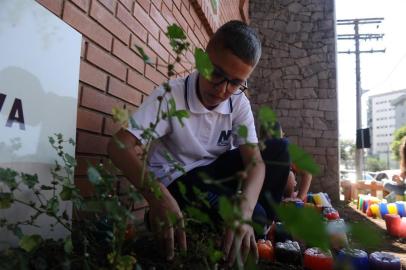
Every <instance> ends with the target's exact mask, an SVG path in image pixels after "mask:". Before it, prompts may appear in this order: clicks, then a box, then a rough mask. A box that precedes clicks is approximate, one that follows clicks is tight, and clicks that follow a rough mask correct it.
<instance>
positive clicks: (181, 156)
mask: <svg viewBox="0 0 406 270" xmlns="http://www.w3.org/2000/svg"><path fill="white" fill-rule="evenodd" d="M197 78H198V72H197V71H195V72H193V73H192V74H190V75H189V76H188V77H186V78H180V79H175V80H172V81H170V86H171V89H172V90H171V92H170V93H167V94H166V95H165V98H164V100H163V102H162V107H161V108H162V111H163V112H166V111H168V101H169V100H170V99H171V98H172V99H174V100H175V103H176V109H177V110H182V109H183V110H187V111H188V113H189V117H188V118H183V123H184V126H183V127H182V126H181V124H180V123H179V120H178V119H177V118H176V117H172V118H170V119H169V120H168V119H161V120H160V122H159V124H158V126H157V128H156V129H155V131H156V134H155V136H156V138H157V140H155V141H154V143H153V144H152V147H151V151H150V152H149V156H148V168H149V170H150V171H152V172H153V173H154V174H155V176H156V177H157V178H158V179H160V180H161V182H162V183H163V184H164V185H165V186H168V185H169V184H170V183H172V182H173V180H175V179H176V178H178V177H179V176H181V175H182V172H180V171H178V170H176V169H175V168H174V161H175V162H177V163H178V164H179V165H181V166H182V167H183V168H184V169H185V171H186V172H187V171H190V170H192V169H193V168H196V167H198V166H204V165H208V164H210V163H211V162H213V161H214V160H216V159H217V157H218V156H220V155H221V154H222V153H224V152H226V151H228V150H231V149H233V148H236V147H238V146H239V145H241V144H245V143H246V142H248V143H258V139H257V134H256V131H255V125H254V117H253V115H252V111H251V106H250V103H249V101H248V99H247V97H246V96H245V95H244V94H241V95H232V96H231V97H230V99H228V100H226V101H223V102H222V103H220V104H219V105H218V106H217V107H216V108H214V109H213V110H208V109H206V107H204V106H203V104H202V103H201V102H200V100H199V98H198V96H197V90H196V83H197ZM164 92H165V90H164V89H163V87H162V86H160V87H158V88H157V89H155V90H154V91H153V93H152V94H151V95H150V96H149V97H148V98H147V99H146V100H145V101H144V102H143V103H142V105H141V107H140V108H139V109H138V110H137V111H136V112H135V113H134V114H133V115H132V116H131V117H132V119H133V120H134V121H135V123H136V124H137V127H130V128H128V131H130V132H131V133H132V134H133V135H134V136H136V137H137V138H138V139H139V140H140V141H141V143H143V144H146V140H145V139H143V138H142V137H141V134H142V133H143V129H145V128H148V127H149V126H150V123H154V122H155V119H156V116H157V112H158V104H159V102H158V100H157V97H158V96H162V95H163V94H164ZM240 125H245V126H246V127H247V128H248V137H247V140H245V139H244V138H241V137H239V136H238V128H239V126H240ZM168 154H169V155H170V156H171V157H172V158H173V160H174V161H169V160H168V158H167V157H168Z"/></svg>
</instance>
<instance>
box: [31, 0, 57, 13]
mask: <svg viewBox="0 0 406 270" xmlns="http://www.w3.org/2000/svg"><path fill="white" fill-rule="evenodd" d="M37 2H38V3H40V4H41V5H43V6H44V7H46V8H47V9H49V10H50V11H51V12H53V13H54V14H55V15H56V16H58V17H61V15H62V2H63V0H37Z"/></svg>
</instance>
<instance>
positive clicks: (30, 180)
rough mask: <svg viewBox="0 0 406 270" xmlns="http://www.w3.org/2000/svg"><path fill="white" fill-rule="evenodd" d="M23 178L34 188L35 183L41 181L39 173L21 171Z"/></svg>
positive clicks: (23, 180) (27, 184)
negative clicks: (32, 173)
mask: <svg viewBox="0 0 406 270" xmlns="http://www.w3.org/2000/svg"><path fill="white" fill-rule="evenodd" d="M21 180H22V182H23V183H24V184H25V185H26V186H27V187H28V188H33V187H34V186H35V184H38V183H39V181H38V175H37V174H34V175H31V174H26V173H21Z"/></svg>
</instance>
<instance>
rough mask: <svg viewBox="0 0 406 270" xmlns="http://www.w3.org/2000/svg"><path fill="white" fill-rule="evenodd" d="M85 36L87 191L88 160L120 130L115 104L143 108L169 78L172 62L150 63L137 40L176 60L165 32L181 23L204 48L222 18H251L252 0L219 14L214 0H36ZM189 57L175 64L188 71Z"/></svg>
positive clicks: (226, 5)
mask: <svg viewBox="0 0 406 270" xmlns="http://www.w3.org/2000/svg"><path fill="white" fill-rule="evenodd" d="M37 1H38V2H39V3H40V4H42V5H43V6H44V7H46V8H47V9H49V10H50V11H51V12H53V13H54V14H55V15H56V16H58V17H60V18H61V19H62V20H63V21H65V22H66V23H68V24H69V25H71V26H72V27H73V28H75V29H76V30H77V31H79V32H80V33H81V34H82V35H83V41H82V53H81V66H80V82H79V89H78V91H79V95H78V96H79V103H78V118H77V137H76V142H77V147H76V156H77V159H78V167H77V169H76V179H75V182H76V184H77V185H78V186H79V187H80V188H81V190H82V192H83V193H84V194H88V193H89V192H90V189H89V184H88V183H87V181H86V167H87V162H88V161H89V162H92V163H97V162H99V161H103V160H105V158H106V147H107V143H108V141H109V138H110V136H111V135H112V134H113V133H115V132H116V131H117V130H118V128H119V127H118V126H117V125H116V124H114V123H113V121H112V113H111V112H112V108H114V107H120V108H123V107H126V108H128V109H130V110H136V109H137V107H138V106H139V105H140V104H141V103H142V101H143V100H144V99H145V97H146V96H148V95H149V94H150V93H151V90H153V88H154V87H155V86H157V85H159V84H161V83H162V82H164V81H165V80H166V79H167V76H166V68H163V67H159V66H158V67H157V68H154V67H151V66H150V65H145V64H144V62H143V61H142V59H141V58H140V57H139V56H138V55H137V54H136V53H135V52H136V49H135V47H134V45H138V46H140V47H143V48H144V50H145V52H146V53H147V55H149V56H150V57H151V59H152V60H153V62H154V63H155V64H158V65H165V64H166V63H168V61H173V60H174V56H175V54H174V53H173V52H172V51H171V49H170V46H169V41H168V39H167V37H166V36H165V34H164V32H165V31H166V27H167V26H168V25H169V24H172V23H176V24H178V25H180V26H181V27H182V28H183V29H184V31H185V32H186V33H187V36H188V38H189V40H190V42H191V44H192V46H191V47H192V49H191V50H190V51H189V52H188V53H187V55H186V58H187V60H188V61H189V62H193V54H192V50H193V48H194V47H196V46H197V47H203V48H204V47H205V46H206V44H207V42H208V39H209V36H210V35H211V34H212V33H213V31H215V29H216V28H217V27H218V25H219V24H221V23H223V22H226V21H228V20H231V19H240V20H241V19H242V18H246V13H247V3H248V1H247V0H246V1H237V0H224V1H221V6H220V8H219V10H218V12H217V14H214V12H213V9H212V7H211V3H210V0H190V1H188V0H37ZM191 69H192V64H190V63H188V62H187V61H185V62H183V63H182V65H181V66H179V67H177V68H176V71H177V73H178V74H179V75H182V74H183V73H188V72H189V71H190V70H191Z"/></svg>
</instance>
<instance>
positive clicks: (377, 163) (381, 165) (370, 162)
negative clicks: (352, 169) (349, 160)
mask: <svg viewBox="0 0 406 270" xmlns="http://www.w3.org/2000/svg"><path fill="white" fill-rule="evenodd" d="M385 169H386V164H385V162H384V161H382V160H379V159H377V158H374V157H368V159H367V164H366V170H367V171H370V172H378V171H383V170H385Z"/></svg>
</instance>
